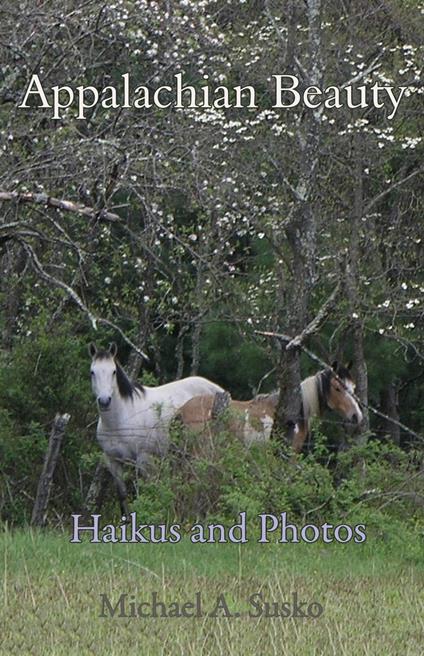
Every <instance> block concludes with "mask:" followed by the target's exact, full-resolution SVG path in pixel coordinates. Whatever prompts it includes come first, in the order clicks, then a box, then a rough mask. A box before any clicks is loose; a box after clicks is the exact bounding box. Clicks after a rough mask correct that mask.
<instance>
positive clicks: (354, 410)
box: [343, 378, 364, 425]
mask: <svg viewBox="0 0 424 656" xmlns="http://www.w3.org/2000/svg"><path fill="white" fill-rule="evenodd" d="M343 385H344V387H345V395H346V397H347V398H348V399H349V405H350V407H349V409H348V413H347V419H349V421H353V420H354V419H355V418H356V423H357V424H358V425H359V424H360V423H361V422H362V420H363V418H364V415H363V414H362V411H361V408H360V407H359V404H358V402H357V400H356V399H355V398H354V396H353V394H354V393H355V383H354V382H353V380H349V379H347V378H345V379H344V380H343Z"/></svg>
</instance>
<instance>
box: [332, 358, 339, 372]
mask: <svg viewBox="0 0 424 656" xmlns="http://www.w3.org/2000/svg"><path fill="white" fill-rule="evenodd" d="M331 368H332V369H333V371H337V369H338V368H339V363H338V362H337V360H334V362H333V363H332V364H331Z"/></svg>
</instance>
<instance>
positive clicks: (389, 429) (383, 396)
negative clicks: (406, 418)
mask: <svg viewBox="0 0 424 656" xmlns="http://www.w3.org/2000/svg"><path fill="white" fill-rule="evenodd" d="M380 410H381V412H382V413H383V414H385V415H387V416H388V417H390V418H391V419H394V420H395V421H396V422H398V421H399V419H400V417H399V389H398V385H397V383H396V381H394V380H393V381H392V382H391V383H390V384H389V385H387V386H386V387H384V388H383V389H382V390H381V392H380ZM381 430H382V431H383V433H384V434H385V435H389V437H390V439H391V441H392V442H394V444H398V445H399V444H400V427H399V425H398V424H395V423H393V422H392V421H388V420H387V419H383V420H382V422H381Z"/></svg>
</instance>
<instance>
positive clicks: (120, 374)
mask: <svg viewBox="0 0 424 656" xmlns="http://www.w3.org/2000/svg"><path fill="white" fill-rule="evenodd" d="M115 362H116V382H117V383H118V389H119V393H120V395H121V396H122V397H123V398H124V399H132V398H133V396H134V392H135V393H136V394H138V393H141V394H144V387H143V386H142V385H140V384H139V383H134V382H133V381H132V380H131V379H130V378H129V377H128V376H127V374H126V373H125V371H124V370H123V368H122V367H121V365H120V364H119V362H118V361H117V360H115Z"/></svg>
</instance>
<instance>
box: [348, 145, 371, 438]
mask: <svg viewBox="0 0 424 656" xmlns="http://www.w3.org/2000/svg"><path fill="white" fill-rule="evenodd" d="M354 157H355V170H354V203H353V212H352V216H351V221H350V226H351V227H350V243H349V253H348V257H347V261H346V293H347V298H348V302H349V312H350V321H351V331H352V338H353V361H354V374H355V380H356V394H357V396H358V397H359V399H360V401H361V403H363V404H365V405H363V407H362V411H363V415H364V419H363V421H362V424H361V426H360V428H359V434H360V435H361V441H364V440H365V439H366V433H367V432H368V430H369V415H368V411H367V409H366V405H367V404H368V372H367V364H366V361H365V353H364V325H363V320H362V318H361V302H360V294H359V259H360V234H361V228H362V216H363V211H364V200H363V181H362V176H363V174H362V169H363V165H362V158H361V144H360V139H359V136H358V137H357V138H356V141H355V152H354Z"/></svg>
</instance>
